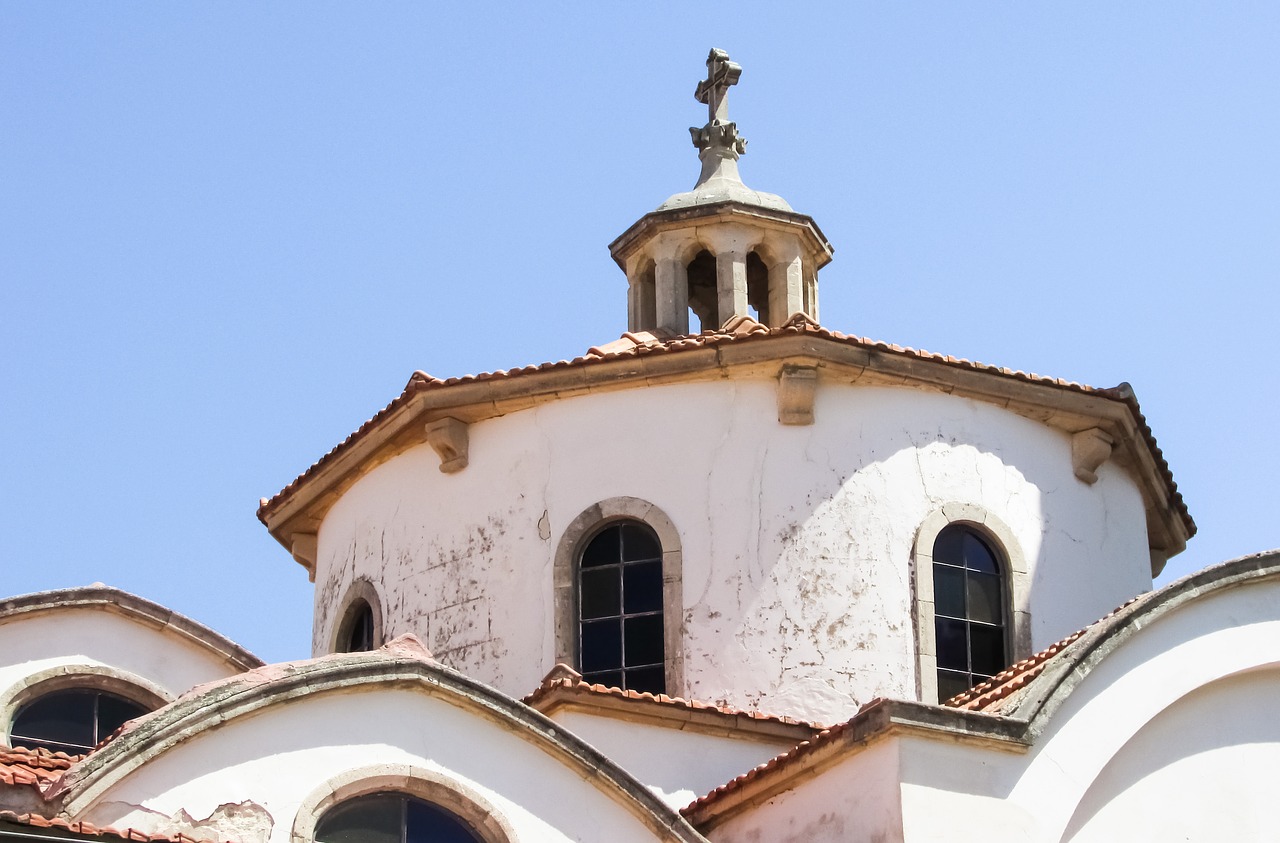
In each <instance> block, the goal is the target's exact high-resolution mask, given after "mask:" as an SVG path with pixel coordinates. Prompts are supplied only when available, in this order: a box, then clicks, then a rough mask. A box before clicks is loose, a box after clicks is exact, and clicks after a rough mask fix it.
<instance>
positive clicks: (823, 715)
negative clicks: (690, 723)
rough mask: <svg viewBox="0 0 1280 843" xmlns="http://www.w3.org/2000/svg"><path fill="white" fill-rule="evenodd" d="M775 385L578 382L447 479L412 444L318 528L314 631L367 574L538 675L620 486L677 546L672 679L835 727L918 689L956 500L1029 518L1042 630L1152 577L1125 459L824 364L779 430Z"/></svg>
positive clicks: (1022, 529) (1048, 633) (690, 692)
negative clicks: (934, 516) (1074, 449)
mask: <svg viewBox="0 0 1280 843" xmlns="http://www.w3.org/2000/svg"><path fill="white" fill-rule="evenodd" d="M776 385H777V384H776V380H775V379H772V378H766V377H761V378H760V379H758V380H750V379H743V378H739V379H735V380H732V381H714V382H704V383H696V384H673V385H667V386H654V387H650V388H647V389H643V390H626V391H621V392H612V393H603V394H584V395H579V396H575V397H572V398H565V399H563V400H561V401H558V402H554V403H551V404H547V405H542V406H539V407H536V408H532V409H528V410H524V411H520V412H515V413H512V414H510V415H507V416H503V417H500V418H496V419H491V420H488V421H483V422H479V423H476V424H473V425H471V428H470V439H471V447H470V464H469V465H468V468H467V469H466V470H465V471H462V472H459V473H457V474H454V475H444V474H441V472H440V471H439V470H438V462H439V460H438V458H437V457H436V455H435V454H434V452H433V451H432V450H431V449H430V448H429V447H428V446H426V445H422V446H419V447H416V448H411V449H409V450H407V451H405V452H403V453H401V454H399V455H398V456H396V457H395V458H393V459H392V460H389V461H388V462H386V463H384V464H383V465H380V466H378V467H377V468H375V469H374V470H373V471H371V472H370V473H369V474H368V475H366V476H364V477H362V478H361V479H360V480H359V481H358V482H357V483H356V484H355V485H354V486H353V487H352V488H351V489H350V490H348V491H347V492H346V493H345V494H344V496H343V497H342V498H341V499H339V500H338V501H337V502H336V503H335V504H334V506H333V507H332V509H331V510H330V511H329V513H328V515H327V517H326V518H325V520H324V522H323V523H322V524H321V528H320V532H319V553H318V560H317V579H316V583H317V588H316V628H315V641H316V642H326V641H328V640H329V635H330V629H331V626H332V624H333V623H334V619H335V615H336V611H337V609H336V607H335V605H334V602H335V597H336V595H338V594H340V593H341V592H342V591H343V590H344V588H345V586H346V585H347V584H348V583H349V582H350V581H351V580H352V579H353V578H355V577H358V576H363V577H368V578H370V579H371V580H372V581H373V582H374V583H375V585H376V586H377V588H378V589H379V591H380V593H381V594H382V595H383V600H384V604H385V607H386V615H385V623H386V634H387V635H388V636H395V635H399V634H402V633H406V632H412V633H414V634H416V635H418V636H419V637H421V638H422V639H423V640H424V641H426V642H428V644H429V646H430V647H431V649H432V651H433V652H434V653H436V655H437V657H438V658H440V660H441V661H442V662H444V663H446V664H449V665H450V666H453V667H455V668H457V669H459V670H462V671H464V672H466V673H468V674H469V675H472V676H475V677H476V678H478V679H480V680H482V681H485V682H489V683H492V684H494V685H495V686H496V687H498V688H500V689H502V690H503V691H505V692H507V693H510V694H513V695H519V694H522V693H525V692H527V691H528V689H530V688H532V687H535V686H536V685H537V683H538V681H539V679H540V678H541V676H542V675H543V674H545V673H546V671H547V670H549V669H550V667H551V666H552V664H553V663H554V661H555V640H554V627H555V623H554V618H555V614H554V613H555V603H554V597H553V583H552V577H551V558H552V556H553V555H554V553H555V547H556V544H557V542H558V541H559V537H560V536H561V535H562V534H563V532H564V530H565V529H566V527H567V526H568V524H569V522H570V521H571V520H572V519H574V518H575V517H576V516H577V515H578V514H579V513H581V512H583V511H584V510H585V509H587V508H588V507H590V506H591V505H592V504H594V503H597V502H599V501H601V500H606V499H609V498H613V497H623V496H629V497H635V498H639V499H641V500H645V501H648V502H650V503H652V504H654V505H655V506H657V507H659V508H660V509H661V510H662V511H663V512H665V513H667V515H668V516H669V517H670V518H671V520H672V521H673V523H674V524H675V526H676V528H677V530H678V531H679V532H680V536H681V540H682V544H683V614H682V618H681V620H682V622H683V626H684V630H683V634H684V652H683V656H684V662H685V668H684V676H683V683H682V687H679V688H672V689H669V690H670V691H672V692H674V693H679V694H682V695H686V696H692V697H695V698H700V699H706V700H709V701H714V702H722V703H726V704H729V705H733V706H738V707H745V708H754V707H759V708H762V709H765V710H773V711H779V712H782V713H787V714H791V715H794V716H798V717H804V718H810V719H814V720H819V721H827V722H831V721H835V720H839V719H844V718H847V717H848V716H850V715H851V714H852V712H853V711H855V710H856V709H857V707H858V705H859V704H861V703H863V702H866V701H867V700H869V699H871V698H873V697H876V696H891V697H898V698H914V697H915V695H916V693H917V691H916V684H917V683H916V664H915V650H914V644H913V625H912V615H913V606H912V597H911V593H912V581H911V567H910V565H911V553H912V543H913V541H914V537H915V533H916V530H917V528H918V527H919V525H920V523H921V522H922V521H923V519H924V518H925V517H926V516H927V515H928V514H929V513H930V512H931V511H934V510H935V509H937V508H938V507H939V506H941V505H943V504H944V503H946V502H949V501H956V502H962V503H968V504H971V505H973V506H976V507H979V508H982V509H985V510H987V511H990V512H992V513H994V514H996V515H997V516H998V517H999V518H1000V519H1001V520H1002V521H1004V522H1005V523H1006V524H1008V525H1009V527H1010V529H1011V530H1012V531H1013V532H1014V534H1015V535H1016V536H1017V538H1018V541H1019V543H1020V544H1021V545H1022V550H1023V552H1024V554H1025V555H1026V557H1027V559H1028V562H1029V566H1030V576H1031V581H1032V586H1031V589H1030V591H1031V594H1030V596H1029V601H1030V606H1031V639H1032V646H1036V647H1038V646H1043V645H1045V644H1048V643H1050V642H1051V641H1053V640H1056V639H1057V638H1058V637H1061V636H1062V635H1064V634H1066V633H1068V632H1070V631H1072V630H1073V629H1075V628H1077V627H1078V626H1080V625H1082V624H1084V623H1086V622H1088V621H1089V620H1091V619H1092V618H1094V617H1097V616H1099V615H1101V614H1104V613H1105V612H1106V611H1107V610H1108V609H1110V608H1111V607H1112V606H1114V605H1116V604H1117V603H1119V602H1121V601H1122V600H1123V599H1125V598H1126V597H1128V596H1130V595H1131V594H1133V593H1135V592H1138V591H1142V590H1145V589H1148V588H1150V585H1151V581H1150V573H1149V558H1148V553H1147V537H1146V532H1145V521H1144V519H1143V505H1142V499H1141V495H1140V494H1139V491H1138V489H1137V486H1136V485H1135V483H1134V482H1133V481H1132V479H1130V477H1129V476H1128V475H1127V474H1126V473H1125V472H1124V470H1123V469H1121V468H1119V467H1118V466H1116V465H1114V464H1113V463H1104V464H1103V465H1102V466H1101V467H1100V468H1099V470H1098V481H1097V482H1096V483H1095V484H1094V485H1092V486H1090V485H1086V484H1084V483H1081V482H1079V481H1078V480H1076V478H1075V477H1074V474H1073V467H1072V455H1071V442H1070V437H1069V436H1067V435H1066V434H1063V433H1062V432H1060V431H1058V430H1055V429H1053V428H1050V427H1047V426H1045V425H1042V424H1039V423H1037V422H1034V421H1031V420H1028V419H1026V418H1023V417H1021V416H1017V415H1015V414H1012V413H1009V412H1007V411H1004V410H1001V409H999V408H996V407H993V406H990V405H988V404H984V403H980V402H976V401H972V400H969V399H965V398H958V397H954V396H949V395H946V394H942V393H938V392H934V391H924V390H916V389H911V388H905V387H859V386H850V385H844V384H839V383H830V382H828V381H826V380H824V381H823V382H822V384H821V385H820V386H819V388H818V390H817V393H816V396H815V421H814V423H813V424H810V425H801V426H786V425H781V424H779V422H778V416H777V398H776ZM1050 563H1051V564H1050ZM1041 593H1043V594H1053V595H1055V597H1054V599H1053V600H1052V601H1049V600H1040V599H1039V594H1041ZM322 646H323V645H322V644H320V643H317V652H319V651H320V648H321V647H322Z"/></svg>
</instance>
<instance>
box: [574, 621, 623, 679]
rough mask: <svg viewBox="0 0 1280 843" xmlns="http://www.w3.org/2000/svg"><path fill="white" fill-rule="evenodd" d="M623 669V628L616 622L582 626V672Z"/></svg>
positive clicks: (599, 622) (600, 622)
mask: <svg viewBox="0 0 1280 843" xmlns="http://www.w3.org/2000/svg"><path fill="white" fill-rule="evenodd" d="M619 667H622V627H621V625H620V624H619V623H618V621H616V620H608V621H588V622H586V623H584V624H582V672H583V673H589V672H594V671H598V670H613V669H615V668H619Z"/></svg>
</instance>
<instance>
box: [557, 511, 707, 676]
mask: <svg viewBox="0 0 1280 843" xmlns="http://www.w3.org/2000/svg"><path fill="white" fill-rule="evenodd" d="M618 521H639V522H640V523H642V524H644V525H646V526H647V527H649V529H651V530H653V532H654V533H655V534H656V535H657V537H658V542H659V543H660V544H661V545H662V631H663V640H662V645H663V664H664V670H663V673H664V679H665V684H666V690H665V693H666V694H668V695H670V696H678V695H679V694H681V693H682V692H683V689H684V640H683V639H684V636H683V628H684V624H683V618H684V591H683V583H682V578H683V573H682V572H683V556H682V550H681V543H680V532H679V531H678V530H677V529H676V526H675V524H674V523H673V522H672V520H671V518H670V517H668V516H667V514H666V513H665V512H663V511H662V510H661V509H659V508H658V507H657V506H655V505H654V504H652V503H650V502H649V501H646V500H643V499H641V498H633V497H626V496H622V497H614V498H608V499H607V500H602V501H600V502H598V503H594V504H592V505H591V506H589V507H587V508H586V509H585V510H583V511H582V512H581V513H579V515H578V517H576V518H574V519H573V521H571V522H569V526H567V527H566V528H565V530H564V532H563V533H562V534H561V536H560V542H559V544H558V545H557V546H556V555H555V561H554V563H553V567H554V570H553V582H554V591H555V596H554V600H555V615H556V619H555V648H556V649H555V653H556V661H557V662H560V663H562V664H567V665H570V666H571V667H573V668H574V669H575V670H576V669H577V668H578V665H579V661H578V630H577V617H578V613H577V607H578V593H577V580H578V577H577V573H578V557H579V556H581V555H582V551H583V550H584V549H585V548H586V544H587V542H588V541H590V540H591V539H592V538H594V537H595V536H596V534H597V533H599V532H600V530H602V529H603V528H605V527H607V526H609V525H610V524H613V523H616V522H618Z"/></svg>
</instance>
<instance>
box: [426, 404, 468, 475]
mask: <svg viewBox="0 0 1280 843" xmlns="http://www.w3.org/2000/svg"><path fill="white" fill-rule="evenodd" d="M468 441H469V437H468V435H467V423H466V422H463V421H459V420H458V419H455V418H452V417H449V416H446V417H445V418H442V419H436V420H435V421H433V422H427V442H428V443H429V444H430V445H431V447H432V448H433V449H435V452H436V454H438V455H439V457H440V470H441V471H443V472H444V473H445V474H453V473H454V472H457V471H462V469H464V468H466V467H467V445H468Z"/></svg>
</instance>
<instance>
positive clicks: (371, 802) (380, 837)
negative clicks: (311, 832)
mask: <svg viewBox="0 0 1280 843" xmlns="http://www.w3.org/2000/svg"><path fill="white" fill-rule="evenodd" d="M315 839H316V843H483V839H482V838H481V837H480V836H479V835H478V834H477V833H476V831H475V829H473V828H472V827H471V825H470V824H468V823H467V822H466V821H465V820H463V819H462V818H461V817H459V816H457V815H456V814H454V813H452V812H451V811H447V810H445V809H444V808H442V807H440V806H439V805H433V804H432V803H430V802H426V801H424V800H422V799H417V798H414V797H412V796H408V795H406V794H403V793H373V794H370V795H368V796H361V797H358V798H356V799H350V800H348V801H346V802H343V803H341V804H339V805H337V806H335V807H333V808H331V809H330V810H329V811H327V812H326V813H325V815H324V816H323V817H321V818H320V822H319V823H318V824H317V825H316V833H315Z"/></svg>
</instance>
